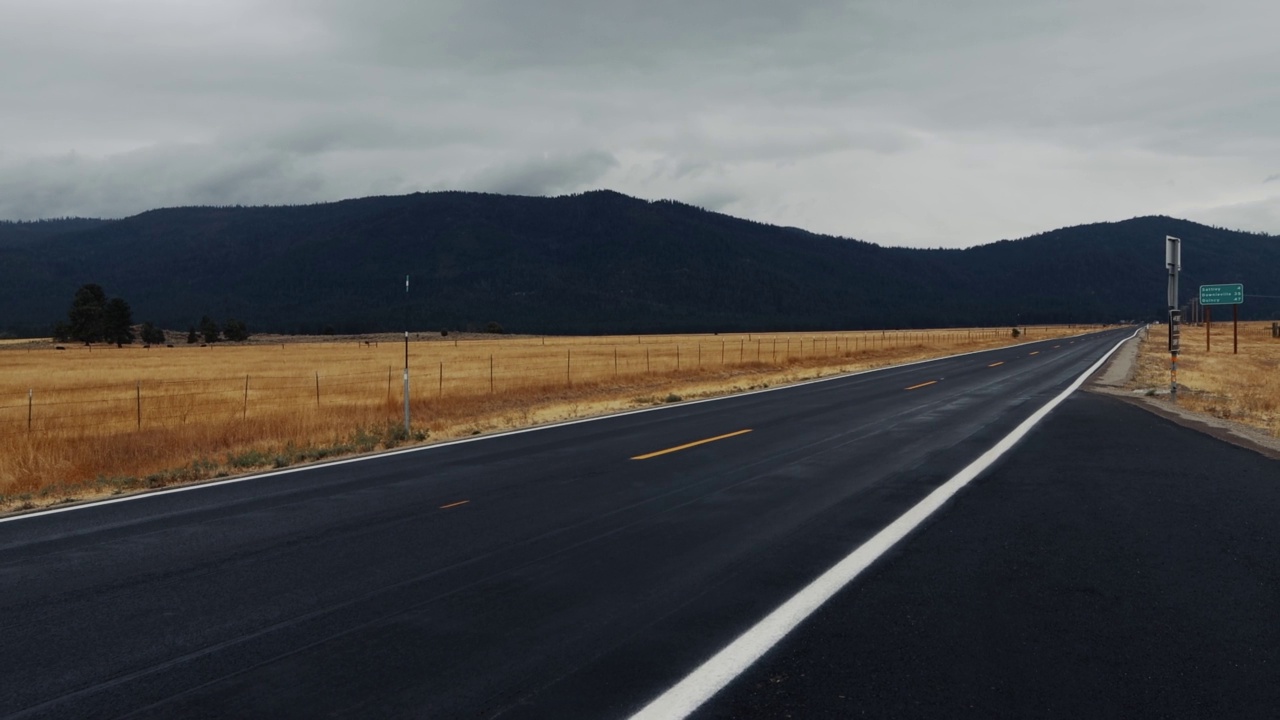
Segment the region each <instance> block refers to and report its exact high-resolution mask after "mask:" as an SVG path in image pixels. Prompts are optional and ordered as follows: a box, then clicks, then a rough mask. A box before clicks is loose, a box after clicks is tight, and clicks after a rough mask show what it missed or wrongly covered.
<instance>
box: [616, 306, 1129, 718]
mask: <svg viewBox="0 0 1280 720" xmlns="http://www.w3.org/2000/svg"><path fill="white" fill-rule="evenodd" d="M1137 334H1138V331H1137V330H1135V331H1134V333H1133V335H1130V336H1129V337H1127V338H1125V339H1124V340H1121V341H1120V342H1118V343H1116V345H1115V347H1113V348H1111V350H1109V351H1108V352H1107V354H1106V355H1103V356H1102V358H1101V359H1099V360H1098V361H1097V362H1095V363H1094V364H1093V365H1092V366H1090V368H1089V369H1088V370H1086V371H1085V372H1084V374H1083V375H1081V376H1080V377H1078V378H1076V380H1075V382H1073V383H1071V385H1069V386H1067V388H1066V389H1065V390H1063V391H1062V392H1061V393H1059V394H1058V395H1057V396H1056V397H1054V398H1053V399H1052V400H1050V401H1049V402H1047V403H1045V405H1044V407H1042V408H1040V409H1039V410H1037V411H1035V412H1034V413H1032V415H1031V417H1028V418H1027V419H1026V420H1023V421H1022V423H1021V424H1019V425H1018V427H1016V428H1014V429H1013V431H1012V432H1010V433H1009V434H1008V435H1006V436H1004V438H1002V439H1001V440H1000V441H999V442H997V443H996V444H995V445H994V446H993V447H992V448H991V449H990V450H987V451H986V452H984V453H983V454H982V455H981V456H979V457H978V459H977V460H974V461H973V462H972V463H969V465H968V466H966V467H965V468H964V469H963V470H961V471H960V472H958V473H956V474H955V475H954V476H953V477H952V478H951V479H950V480H947V481H946V482H945V483H943V484H942V485H940V486H938V488H937V489H935V490H934V491H933V492H931V493H929V495H927V496H926V497H925V498H924V499H923V500H921V501H920V502H919V503H917V504H916V505H915V506H914V507H912V508H911V509H910V510H908V511H906V512H905V513H903V514H902V516H901V517H899V518H898V519H897V520H894V521H893V522H892V523H889V525H888V526H886V527H885V528H884V529H883V530H881V531H880V532H878V533H876V534H875V535H874V536H873V537H872V538H871V539H870V540H867V541H866V542H865V543H863V544H862V545H860V546H858V548H857V549H856V550H854V551H853V552H852V553H850V554H849V555H848V556H847V557H846V558H844V559H843V560H841V561H840V562H838V563H836V564H835V565H834V566H832V567H831V568H830V569H829V570H827V571H826V572H824V573H823V574H822V575H820V576H818V578H817V579H815V580H814V581H813V582H811V583H809V584H808V585H807V586H805V588H804V589H802V590H801V591H800V592H798V593H796V594H795V595H793V596H792V597H791V599H789V600H787V601H786V602H785V603H783V604H782V605H781V606H779V607H778V609H777V610H774V611H773V612H771V613H769V614H768V615H766V616H765V618H764V619H763V620H761V621H759V622H758V623H756V624H755V625H754V626H753V627H752V628H751V629H749V630H747V631H746V632H744V633H743V634H741V635H739V636H738V638H737V639H736V640H734V641H733V642H731V643H729V645H728V646H726V647H725V648H724V649H723V650H721V651H720V652H718V653H716V654H715V655H713V656H712V657H711V659H709V660H707V661H706V662H704V663H703V664H702V665H701V666H699V667H698V668H697V669H696V670H694V671H693V672H692V673H690V674H689V675H687V676H686V677H685V678H684V679H683V680H681V681H680V682H678V683H676V684H675V685H674V686H672V687H671V688H670V689H669V690H667V691H666V692H664V693H662V694H661V695H659V696H658V697H657V698H655V699H654V700H652V701H651V702H650V703H649V704H648V705H646V706H645V707H644V708H642V709H641V710H640V711H639V712H637V713H636V714H635V715H632V716H631V720H668V719H669V718H684V717H688V716H689V715H690V714H691V713H692V712H693V711H694V710H697V709H698V707H700V706H701V705H702V704H703V703H705V702H706V701H707V700H710V699H711V697H712V696H714V695H715V694H716V693H717V692H719V691H720V690H721V689H723V688H724V686H725V685H727V684H729V682H730V681H732V680H733V679H734V678H736V677H737V676H738V675H741V674H742V673H743V671H745V670H746V669H747V668H748V667H750V666H751V665H752V663H754V662H755V661H756V660H759V659H760V657H761V656H763V655H764V654H765V653H766V652H768V650H769V649H770V648H772V647H773V646H774V645H776V644H777V643H778V642H779V641H780V640H782V638H784V637H785V636H786V635H787V634H788V633H790V632H791V631H792V630H794V629H795V628H796V626H798V625H799V624H800V623H801V622H803V621H804V620H805V619H806V618H808V617H809V616H810V615H812V614H813V613H814V611H816V610H817V609H818V608H819V607H821V606H822V605H823V603H825V602H826V601H827V600H829V599H831V597H832V596H833V595H835V594H836V593H837V592H839V591H840V590H841V589H843V588H844V587H845V586H846V585H848V584H849V583H850V582H852V581H853V579H854V578H856V577H857V576H858V575H859V574H860V573H861V572H862V571H863V570H865V569H866V568H867V567H868V566H869V565H871V563H873V562H875V560H876V559H877V558H879V557H880V556H881V555H883V554H884V553H885V552H886V551H888V550H889V549H890V548H892V547H893V546H894V545H895V544H897V542H898V541H899V540H901V539H902V538H904V537H906V536H907V534H908V533H910V532H911V531H912V530H914V529H915V528H916V527H918V526H919V525H920V523H921V522H923V521H924V520H925V519H926V518H928V517H929V516H930V515H932V514H933V513H934V511H936V510H937V509H938V508H940V507H942V506H943V505H944V504H946V502H947V501H948V500H950V499H951V497H952V496H954V495H955V494H956V493H957V492H958V491H959V490H960V489H961V488H963V487H964V486H965V485H968V484H969V482H970V481H972V480H973V479H974V478H975V477H977V476H978V475H980V474H981V473H982V472H983V471H984V470H986V469H987V468H988V467H990V466H991V464H992V463H994V462H995V461H996V460H997V459H998V458H999V457H1000V456H1001V455H1003V454H1005V453H1006V452H1008V450H1009V449H1010V448H1012V447H1013V446H1014V445H1015V444H1016V443H1017V442H1018V441H1019V440H1021V439H1022V438H1023V437H1024V436H1025V435H1026V434H1027V433H1028V432H1030V430H1031V428H1033V427H1035V426H1036V424H1037V423H1039V422H1040V421H1041V420H1043V419H1044V417H1045V416H1046V415H1048V414H1049V412H1050V411H1052V410H1053V409H1054V408H1056V407H1057V406H1058V405H1059V404H1061V403H1062V401H1063V400H1066V399H1067V397H1068V396H1069V395H1071V393H1073V392H1075V391H1076V390H1077V389H1079V388H1080V386H1081V385H1083V384H1084V381H1085V380H1086V379H1088V377H1089V376H1090V375H1092V374H1093V373H1094V372H1095V371H1096V370H1097V369H1098V368H1100V367H1102V364H1103V363H1105V362H1106V361H1107V359H1108V358H1110V357H1111V355H1112V354H1113V353H1115V351H1116V350H1117V349H1119V348H1120V346H1121V345H1123V344H1124V343H1126V342H1128V341H1129V340H1132V339H1133V338H1134V337H1135V336H1136V335H1137Z"/></svg>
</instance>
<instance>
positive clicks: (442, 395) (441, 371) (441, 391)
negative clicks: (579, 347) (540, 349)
mask: <svg viewBox="0 0 1280 720" xmlns="http://www.w3.org/2000/svg"><path fill="white" fill-rule="evenodd" d="M543 340H544V342H545V340H546V339H545V338H543ZM437 395H438V396H439V397H444V361H443V360H441V361H440V390H439V392H438V393H437Z"/></svg>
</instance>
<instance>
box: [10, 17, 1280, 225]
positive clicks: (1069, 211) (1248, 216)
mask: <svg viewBox="0 0 1280 720" xmlns="http://www.w3.org/2000/svg"><path fill="white" fill-rule="evenodd" d="M1277 20H1280V6H1275V5H1274V4H1273V3H1267V2H1261V1H1255V0H1226V1H1225V2H1221V3H1217V4H1214V5H1212V6H1211V7H1210V6H1208V5H1207V4H1204V3H1199V2H1196V3H1191V2H1178V1H1176V0H1175V2H1158V3H1157V2H1154V1H1148V0H1138V1H1136V2H1125V3H1115V2H1101V1H1100V0H1084V1H1082V2H1077V3H1072V4H1070V5H1069V6H1066V5H1061V6H1059V4H1045V3H1026V2H1022V1H1021V0H978V1H977V2H973V3H948V2H944V1H942V0H892V1H891V0H859V1H854V2H843V1H837V0H808V1H805V2H794V3H777V2H773V1H772V0H768V1H766V0H736V1H732V2H731V1H729V0H703V1H701V2H689V1H688V0H648V1H647V2H639V1H634V0H544V1H543V2H538V3H527V2H520V1H519V0H433V1H432V2H427V3H424V2H420V1H417V0H376V1H374V2H365V3H356V2H351V1H348V0H319V1H316V0H308V1H307V2H303V1H302V0H275V1H267V0H255V1H253V2H250V1H249V0H222V1H221V2H214V1H212V0H200V1H198V2H187V3H168V2H162V1H161V0H118V1H117V2H112V3H102V2H97V1H90V0H46V2H42V3H17V2H12V3H7V2H4V1H3V0H0V64H3V66H4V67H5V68H6V72H5V73H3V74H0V103H3V106H4V107H5V108H6V110H5V113H4V116H3V120H2V121H0V218H8V219H28V218H38V217H57V216H65V215H89V216H105V217H119V216H124V215H128V214H132V213H136V212H140V211H143V210H147V209H150V208H154V207H161V206H172V205H183V204H235V203H239V204H267V203H299V202H316V201H324V200H336V199H340V198H345V197H354V196H361V195H370V194H389V193H401V192H413V191H418V190H438V189H464V190H481V191H489V192H504V193H520V194H535V195H536V194H559V193H567V192H578V191H582V190H587V189H592V188H599V187H609V188H613V189H616V190H619V191H621V192H625V193H629V194H634V195H638V196H641V197H648V198H675V199H679V200H683V201H686V202H691V203H695V204H699V205H702V206H704V207H709V208H713V209H716V210H720V211H723V212H728V213H731V214H736V215H741V216H745V217H749V218H753V219H757V220H762V221H765V222H772V223H778V224H783V225H795V226H800V227H804V228H807V229H810V230H814V231H818V232H827V233H833V234H839V235H846V236H852V237H859V238H862V239H866V240H871V241H874V242H881V243H889V244H906V245H918V246H963V245H971V244H974V243H978V242H986V241H991V240H995V239H999V238H1004V237H1017V236H1021V235H1026V234H1029V233H1034V232H1038V231H1042V230H1046V229H1050V228H1053V227H1057V226H1061V225H1068V224H1078V223H1082V222H1090V221H1095V220H1112V219H1122V218H1126V217H1131V216H1134V215H1144V214H1152V213H1164V214H1170V215H1176V216H1181V217H1187V218H1190V219H1193V220H1201V221H1205V222H1212V223H1214V224H1218V225H1226V226H1231V227H1240V228H1244V229H1251V230H1261V231H1270V232H1280V184H1277V183H1276V182H1274V179H1275V177H1276V174H1277V173H1276V168H1280V129H1278V128H1280V124H1277V123H1276V122H1275V118H1276V117H1278V116H1280V92H1277V90H1280V88H1277V87H1276V84H1277V75H1276V74H1275V72H1274V68H1275V67H1280V45H1277V44H1276V43H1275V42H1274V40H1273V38H1272V37H1271V31H1270V28H1273V27H1275V25H1276V24H1277V23H1276V21H1277ZM10 69H12V71H9V70H10Z"/></svg>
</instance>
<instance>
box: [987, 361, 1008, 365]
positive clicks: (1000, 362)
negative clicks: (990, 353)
mask: <svg viewBox="0 0 1280 720" xmlns="http://www.w3.org/2000/svg"><path fill="white" fill-rule="evenodd" d="M1003 364H1004V361H1003V360H1001V361H999V362H993V363H991V364H990V365H988V366H987V367H1000V366H1001V365H1003Z"/></svg>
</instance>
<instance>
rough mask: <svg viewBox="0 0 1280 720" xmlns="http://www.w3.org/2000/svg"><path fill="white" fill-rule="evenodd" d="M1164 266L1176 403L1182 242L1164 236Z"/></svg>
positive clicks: (1171, 394)
mask: <svg viewBox="0 0 1280 720" xmlns="http://www.w3.org/2000/svg"><path fill="white" fill-rule="evenodd" d="M1164 264H1165V269H1166V270H1168V272H1169V398H1170V399H1171V400H1172V401H1173V402H1177V401H1178V341H1179V339H1180V337H1179V333H1180V328H1179V321H1180V320H1181V319H1182V317H1181V316H1182V311H1180V310H1179V309H1178V271H1179V270H1181V269H1182V240H1180V239H1178V238H1176V237H1172V236H1170V235H1166V236H1165V238H1164Z"/></svg>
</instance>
